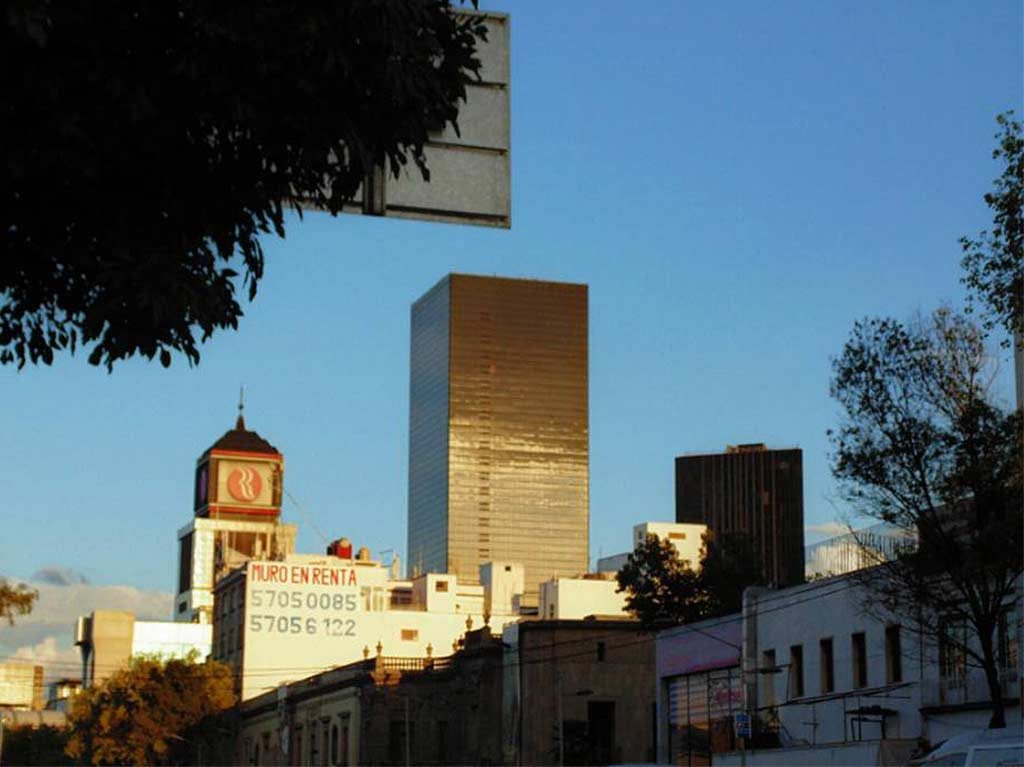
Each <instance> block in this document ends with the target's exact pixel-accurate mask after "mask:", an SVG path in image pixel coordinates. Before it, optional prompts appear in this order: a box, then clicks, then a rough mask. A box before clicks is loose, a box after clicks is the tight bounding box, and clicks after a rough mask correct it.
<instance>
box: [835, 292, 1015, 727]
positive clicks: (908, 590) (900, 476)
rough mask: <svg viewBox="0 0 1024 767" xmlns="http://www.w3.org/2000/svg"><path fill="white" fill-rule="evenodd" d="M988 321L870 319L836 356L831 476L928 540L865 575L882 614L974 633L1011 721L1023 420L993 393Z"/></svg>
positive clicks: (865, 509) (874, 514)
mask: <svg viewBox="0 0 1024 767" xmlns="http://www.w3.org/2000/svg"><path fill="white" fill-rule="evenodd" d="M992 359H993V358H992V357H991V356H990V355H989V354H988V353H987V350H986V347H985V337H984V333H983V331H982V329H981V328H979V327H977V326H976V325H974V324H972V323H971V322H969V321H968V320H967V319H965V318H964V317H962V316H960V315H957V314H955V313H953V312H952V311H950V310H949V309H941V310H939V311H937V312H935V313H934V314H933V315H932V316H931V317H929V318H926V319H922V320H921V321H919V322H918V323H916V324H913V325H910V326H907V325H904V324H902V323H899V322H897V321H895V320H892V319H866V320H863V321H861V322H858V323H857V324H856V325H855V326H854V328H853V332H852V333H851V336H850V339H849V340H848V341H847V343H846V345H845V347H844V349H843V352H842V354H841V355H840V356H839V357H838V358H837V359H835V360H834V361H833V377H832V382H831V391H832V396H833V397H834V398H835V399H836V400H837V401H838V402H839V404H840V405H841V407H842V420H841V423H840V425H839V427H838V428H837V429H836V430H834V431H832V432H830V439H831V442H832V446H833V449H834V455H833V467H832V471H833V474H834V475H835V477H836V478H837V479H838V480H839V482H840V492H841V494H842V495H843V496H844V498H845V499H846V500H847V501H848V502H849V503H850V504H851V507H852V509H853V510H854V511H855V512H856V513H859V514H860V515H863V516H867V517H870V518H874V519H877V520H880V521H883V522H886V523H888V524H890V525H894V526H895V527H897V528H899V529H900V530H902V531H904V532H906V533H909V534H911V535H914V536H916V537H917V540H918V544H917V546H916V547H913V548H910V547H908V548H904V549H901V550H898V551H897V554H896V556H895V557H894V558H892V559H891V560H888V561H887V560H884V559H882V558H879V559H878V568H875V569H873V570H871V571H870V573H867V574H865V576H864V581H865V583H866V584H867V585H869V586H870V587H871V589H872V597H873V598H872V601H871V604H870V605H867V607H869V608H870V609H871V610H874V611H877V612H879V613H881V614H883V615H884V616H885V617H886V618H887V619H888V620H893V619H896V620H900V621H901V622H905V621H906V619H907V617H908V616H914V615H917V616H918V628H919V629H920V630H922V631H924V632H928V633H931V634H932V635H933V636H934V634H935V631H936V630H937V629H938V628H939V627H940V626H942V625H943V624H944V623H945V622H949V621H955V622H960V623H964V624H966V625H967V626H969V627H970V630H971V631H970V633H971V634H972V640H971V641H970V642H967V643H966V644H965V645H964V647H962V648H961V650H962V651H963V652H965V653H967V654H968V656H970V657H971V658H972V659H973V660H974V661H975V662H976V664H977V665H978V666H979V667H981V668H982V669H984V671H985V675H986V679H987V681H988V685H989V692H990V697H991V699H992V708H993V718H992V721H993V726H1001V725H999V724H996V723H997V722H1002V721H1004V719H1003V703H1002V699H1003V696H1002V691H1001V687H1000V682H999V674H998V668H997V658H996V653H997V650H996V647H995V646H994V642H995V639H994V634H995V632H996V630H997V627H998V625H999V621H1000V619H1001V616H1002V615H1003V613H1004V611H1005V610H1006V608H1007V604H1008V602H1012V599H1013V595H1014V592H1015V588H1016V583H1017V580H1018V579H1019V578H1020V576H1021V571H1022V567H1021V549H1022V545H1024V541H1022V519H1021V508H1020V501H1021V493H1022V487H1021V452H1020V442H1019V435H1020V427H1021V421H1020V414H1019V413H1016V412H1010V411H1008V410H1006V409H1004V408H1002V407H1001V406H1000V405H999V404H997V403H996V402H995V401H994V397H993V394H992V383H993V379H994V376H995V371H994V370H993V367H992V365H993V363H992Z"/></svg>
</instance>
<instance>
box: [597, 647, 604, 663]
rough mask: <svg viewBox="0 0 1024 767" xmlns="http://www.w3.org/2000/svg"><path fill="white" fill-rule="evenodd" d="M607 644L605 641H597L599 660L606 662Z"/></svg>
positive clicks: (599, 661)
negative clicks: (605, 644)
mask: <svg viewBox="0 0 1024 767" xmlns="http://www.w3.org/2000/svg"><path fill="white" fill-rule="evenodd" d="M604 654H605V646H604V642H598V643H597V662H598V663H604Z"/></svg>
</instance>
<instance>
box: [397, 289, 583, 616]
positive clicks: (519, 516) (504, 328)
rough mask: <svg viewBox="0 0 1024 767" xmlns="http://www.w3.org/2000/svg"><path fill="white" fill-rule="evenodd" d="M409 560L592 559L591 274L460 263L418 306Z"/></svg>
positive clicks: (530, 571)
mask: <svg viewBox="0 0 1024 767" xmlns="http://www.w3.org/2000/svg"><path fill="white" fill-rule="evenodd" d="M410 378H411V380H410V387H409V389H410V396H409V402H410V407H409V410H410V412H409V548H408V552H409V572H410V574H411V575H416V574H418V573H422V572H453V573H455V574H456V575H458V577H459V580H460V581H461V582H464V583H478V582H479V570H478V568H479V566H480V565H481V564H483V563H484V562H488V561H496V562H521V563H522V564H523V565H524V566H525V570H526V592H527V595H528V599H529V597H533V596H535V595H536V593H537V590H538V584H539V583H541V582H542V581H544V580H547V579H548V578H550V577H552V576H563V577H564V576H569V575H577V574H579V573H584V572H586V571H587V565H588V561H589V537H590V530H589V521H590V515H589V419H588V389H587V286H586V285H574V284H566V283H555V282H541V281H538V280H518V279H507V278H499V277H475V276H469V275H461V274H450V275H448V276H447V277H445V278H444V279H442V280H441V281H440V282H439V283H437V285H435V286H434V287H433V288H431V289H430V290H429V291H428V292H427V293H426V294H425V295H423V296H422V297H421V298H420V299H419V300H418V301H416V303H415V304H413V307H412V366H411V376H410Z"/></svg>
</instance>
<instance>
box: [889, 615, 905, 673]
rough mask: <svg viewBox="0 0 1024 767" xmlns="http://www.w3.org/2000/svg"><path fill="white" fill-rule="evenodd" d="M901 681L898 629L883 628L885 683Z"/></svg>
mask: <svg viewBox="0 0 1024 767" xmlns="http://www.w3.org/2000/svg"><path fill="white" fill-rule="evenodd" d="M902 681H903V650H902V648H901V646H900V627H899V626H886V627H885V683H886V684H895V683H896V682H902Z"/></svg>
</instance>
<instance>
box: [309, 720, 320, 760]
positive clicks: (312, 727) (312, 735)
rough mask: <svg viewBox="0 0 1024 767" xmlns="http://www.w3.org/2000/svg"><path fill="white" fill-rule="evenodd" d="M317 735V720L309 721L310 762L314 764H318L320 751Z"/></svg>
mask: <svg viewBox="0 0 1024 767" xmlns="http://www.w3.org/2000/svg"><path fill="white" fill-rule="evenodd" d="M316 735H317V733H316V722H310V723H309V763H310V764H313V765H315V764H317V759H316V757H317V754H318V753H319V751H318V749H317V746H318V745H319V744H318V743H317V740H318V738H317V736H316Z"/></svg>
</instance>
